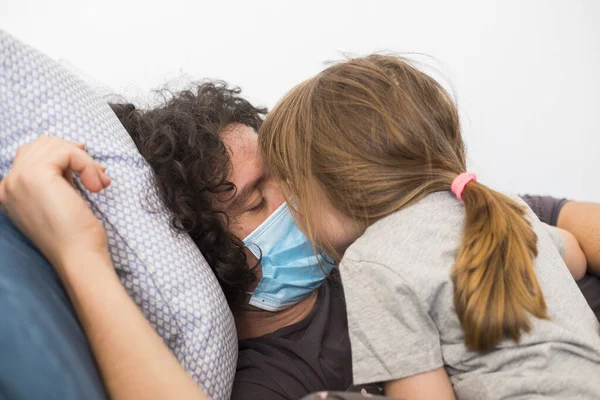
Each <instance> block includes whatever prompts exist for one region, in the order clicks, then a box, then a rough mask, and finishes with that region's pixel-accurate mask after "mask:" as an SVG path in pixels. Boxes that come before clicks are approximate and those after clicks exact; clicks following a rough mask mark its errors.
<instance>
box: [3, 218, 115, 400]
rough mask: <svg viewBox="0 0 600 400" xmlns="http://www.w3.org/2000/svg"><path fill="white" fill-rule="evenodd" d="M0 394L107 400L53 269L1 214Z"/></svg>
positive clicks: (36, 397) (35, 397) (21, 397)
mask: <svg viewBox="0 0 600 400" xmlns="http://www.w3.org/2000/svg"><path fill="white" fill-rule="evenodd" d="M0 398H2V399H5V398H6V399H77V400H79V399H89V400H95V399H106V398H107V396H106V393H105V391H104V387H103V385H102V381H101V379H100V376H99V373H98V370H97V368H96V365H95V361H94V358H93V356H92V353H91V350H90V348H89V346H88V343H87V341H86V338H85V335H84V333H83V331H82V329H81V327H80V326H79V323H78V321H77V318H76V317H75V312H74V310H73V308H72V307H71V304H70V303H69V299H68V297H67V294H66V293H65V290H64V289H63V287H62V285H61V283H60V281H59V278H58V276H57V275H56V273H55V272H54V269H53V268H52V266H51V265H50V264H49V263H48V262H47V261H46V259H45V258H44V257H43V256H42V255H41V254H40V253H39V252H38V251H37V249H36V248H35V247H33V245H32V244H31V242H29V240H28V239H26V238H25V237H24V236H23V235H22V234H21V233H20V232H19V231H18V230H17V229H16V228H15V227H14V226H13V225H12V224H11V223H10V222H9V220H8V219H7V218H6V217H5V216H3V215H1V214H0Z"/></svg>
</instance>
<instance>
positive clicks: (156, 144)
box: [110, 81, 267, 308]
mask: <svg viewBox="0 0 600 400" xmlns="http://www.w3.org/2000/svg"><path fill="white" fill-rule="evenodd" d="M240 92H241V90H240V89H239V88H230V87H228V86H227V84H226V83H225V82H222V81H217V82H210V81H207V82H203V83H199V84H196V85H194V87H193V88H192V89H190V90H184V91H180V92H177V93H170V92H167V93H166V94H164V95H163V98H164V103H163V104H162V105H160V106H158V107H155V108H152V109H149V110H140V109H136V108H135V106H134V105H132V104H110V106H111V108H112V109H113V111H114V112H115V114H116V115H117V116H118V117H119V119H120V120H121V123H122V124H123V126H124V127H125V129H126V130H127V132H129V135H130V136H131V137H132V139H133V141H134V142H135V144H136V146H137V148H138V149H139V151H140V153H141V154H142V156H143V157H144V158H145V159H146V161H147V162H148V163H149V164H150V166H151V167H152V169H153V170H154V174H155V183H156V188H157V190H158V194H159V196H160V198H161V200H162V202H163V204H164V205H165V207H166V208H168V209H169V210H170V211H171V213H172V214H173V217H172V218H171V226H172V228H173V229H175V230H176V231H178V232H186V233H188V234H189V235H190V236H191V237H192V240H193V241H194V243H196V246H198V248H199V249H200V251H202V254H203V255H204V257H205V258H206V261H207V262H208V264H209V265H210V266H211V268H212V269H213V271H214V273H215V275H216V277H217V279H218V281H219V283H220V284H221V288H222V289H223V292H224V293H225V297H226V298H227V301H228V303H229V305H230V307H232V308H234V307H235V306H236V305H238V304H240V301H241V300H242V299H243V298H244V297H245V294H246V292H247V288H248V285H249V284H251V283H252V282H254V281H255V280H256V277H255V274H254V268H253V267H250V266H248V264H247V261H246V256H245V254H244V244H243V242H242V240H240V238H238V237H236V236H235V235H233V234H232V233H231V232H230V230H229V218H228V217H227V215H225V214H224V213H223V212H222V211H219V210H216V209H215V208H214V206H213V201H214V194H217V193H231V195H232V196H233V195H234V194H235V190H236V187H235V185H234V184H233V183H231V182H229V181H228V180H227V178H228V176H229V172H230V168H231V162H230V158H229V153H228V152H227V148H226V146H225V144H224V143H223V140H222V138H221V134H222V133H223V131H224V130H225V129H227V127H228V126H230V125H231V124H235V123H239V124H243V125H246V126H249V127H251V128H253V129H254V130H256V131H257V132H258V128H259V127H260V125H261V123H262V121H263V117H264V115H265V114H266V112H267V110H266V109H265V108H256V107H254V106H253V105H252V104H250V103H249V102H248V101H247V100H245V99H243V98H242V97H240Z"/></svg>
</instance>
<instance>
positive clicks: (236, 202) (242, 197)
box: [229, 173, 267, 209]
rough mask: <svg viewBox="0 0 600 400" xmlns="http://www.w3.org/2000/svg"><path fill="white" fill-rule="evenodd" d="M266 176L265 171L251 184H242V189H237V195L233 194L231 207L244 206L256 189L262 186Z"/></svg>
mask: <svg viewBox="0 0 600 400" xmlns="http://www.w3.org/2000/svg"><path fill="white" fill-rule="evenodd" d="M266 178H267V174H266V173H263V174H261V175H260V176H258V177H256V178H255V179H254V180H253V181H251V182H250V183H249V184H247V185H245V186H242V188H241V189H239V190H237V191H236V194H235V196H233V198H232V199H231V202H230V203H229V208H230V209H236V208H238V207H240V206H242V205H243V204H244V203H246V200H248V197H250V195H251V194H252V193H253V192H254V191H255V190H256V188H257V187H258V186H260V184H261V183H263V182H264V181H265V179H266Z"/></svg>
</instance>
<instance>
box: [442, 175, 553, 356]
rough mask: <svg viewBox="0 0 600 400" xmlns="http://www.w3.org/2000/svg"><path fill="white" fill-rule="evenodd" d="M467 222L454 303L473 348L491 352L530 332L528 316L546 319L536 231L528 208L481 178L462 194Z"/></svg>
mask: <svg viewBox="0 0 600 400" xmlns="http://www.w3.org/2000/svg"><path fill="white" fill-rule="evenodd" d="M462 200H463V202H464V205H465V213H466V215H465V225H464V233H463V238H462V244H461V248H460V251H459V253H458V257H457V259H456V264H455V265H454V267H453V269H452V282H453V283H454V306H455V308H456V313H457V314H458V318H459V320H460V323H461V325H462V327H463V330H464V333H465V344H466V346H467V347H468V348H469V349H470V350H474V351H488V350H490V349H492V348H493V347H494V346H496V345H497V344H498V343H499V342H500V341H501V340H502V339H511V340H514V341H516V342H518V341H519V340H520V337H521V334H522V333H523V332H525V333H527V332H529V331H530V330H531V322H530V319H529V318H530V316H529V314H531V315H533V316H535V317H537V318H542V319H547V318H548V315H547V312H546V302H545V300H544V296H543V294H542V291H541V289H540V286H539V283H538V280H537V277H536V274H535V271H534V268H533V260H534V259H535V257H537V235H536V234H535V232H534V231H533V228H532V227H531V224H530V223H529V221H528V220H527V219H526V218H525V210H524V208H523V207H521V206H520V205H519V204H517V203H516V202H515V201H514V200H512V199H510V198H509V197H507V196H505V195H503V194H501V193H498V192H495V191H493V190H491V189H489V188H487V187H485V186H483V185H482V184H480V183H478V182H471V183H469V184H468V186H466V188H465V190H464V192H463V193H462Z"/></svg>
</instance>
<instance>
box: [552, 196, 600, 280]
mask: <svg viewBox="0 0 600 400" xmlns="http://www.w3.org/2000/svg"><path fill="white" fill-rule="evenodd" d="M558 227H559V228H562V229H565V230H567V231H569V232H571V233H572V234H573V235H574V236H575V238H576V239H577V241H578V242H579V245H580V246H581V248H582V250H583V252H584V253H585V256H586V258H587V261H588V268H589V270H590V271H591V272H592V273H594V274H595V275H599V276H600V204H595V203H581V202H575V201H572V202H569V203H567V204H565V206H564V207H563V208H562V210H561V212H560V214H559V216H558Z"/></svg>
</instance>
